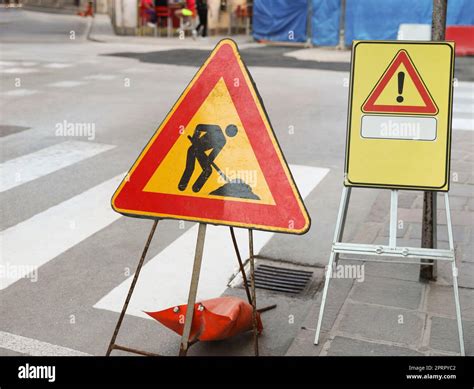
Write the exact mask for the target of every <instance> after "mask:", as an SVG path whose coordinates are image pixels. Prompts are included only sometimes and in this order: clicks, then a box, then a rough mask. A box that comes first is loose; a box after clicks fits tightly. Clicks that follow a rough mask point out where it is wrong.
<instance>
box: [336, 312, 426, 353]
mask: <svg viewBox="0 0 474 389" xmlns="http://www.w3.org/2000/svg"><path fill="white" fill-rule="evenodd" d="M424 319H425V318H424V315H423V314H421V313H419V312H415V311H407V310H402V309H397V308H387V307H384V306H379V305H377V306H375V305H366V304H354V303H349V304H348V305H347V308H346V310H345V312H344V314H343V316H342V319H341V322H340V326H339V329H340V330H341V331H344V332H346V333H349V334H353V335H357V336H363V337H364V338H369V339H373V340H382V341H388V342H394V343H398V344H404V345H416V344H417V343H418V342H419V341H420V339H421V336H422V330H423V327H424Z"/></svg>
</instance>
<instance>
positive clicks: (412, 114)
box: [345, 41, 454, 191]
mask: <svg viewBox="0 0 474 389" xmlns="http://www.w3.org/2000/svg"><path fill="white" fill-rule="evenodd" d="M453 77H454V43H453V42H396V41H355V42H354V45H353V49H352V68H351V84H350V92H349V95H350V101H349V116H348V131H347V142H346V162H345V185H346V186H362V187H379V188H391V189H419V190H436V191H448V190H449V164H450V150H451V114H452V94H453V89H452V85H453Z"/></svg>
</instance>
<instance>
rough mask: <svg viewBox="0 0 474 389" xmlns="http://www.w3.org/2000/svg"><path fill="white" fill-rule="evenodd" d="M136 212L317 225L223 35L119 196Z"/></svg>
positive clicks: (278, 226) (259, 225) (283, 226)
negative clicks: (311, 220)
mask: <svg viewBox="0 0 474 389" xmlns="http://www.w3.org/2000/svg"><path fill="white" fill-rule="evenodd" d="M112 207H113V209H114V210H115V211H117V212H120V213H122V214H124V215H128V216H138V217H150V218H171V219H179V220H191V221H199V222H203V223H211V224H221V225H228V226H236V227H244V228H252V229H261V230H267V231H276V232H287V233H293V234H303V233H305V232H306V231H307V230H308V229H309V226H310V218H309V215H308V213H307V211H306V209H305V207H304V204H303V201H302V199H301V197H300V195H299V193H298V189H297V187H296V185H295V183H294V181H293V178H292V176H291V173H290V170H289V169H288V166H287V164H286V161H285V159H284V157H283V153H282V152H281V150H280V147H279V145H278V142H277V140H276V137H275V134H274V132H273V130H272V128H271V126H270V122H269V120H268V117H267V115H266V113H265V109H264V107H263V103H262V100H261V98H260V96H259V95H258V92H257V90H256V87H255V84H254V83H253V81H252V78H251V76H250V73H249V72H248V70H247V68H246V67H245V65H244V63H243V62H242V60H241V58H240V55H239V52H238V50H237V46H236V44H235V43H234V42H233V41H232V40H229V39H225V40H222V41H221V42H219V44H218V45H217V46H216V48H215V49H214V50H213V52H212V53H211V55H210V57H209V58H208V59H207V61H206V62H205V63H204V65H203V66H202V67H201V69H200V70H199V71H198V73H197V74H196V76H195V77H194V78H193V80H192V81H191V83H190V84H189V85H188V87H187V88H186V90H185V91H184V92H183V94H182V95H181V97H180V98H179V100H178V101H177V103H176V104H175V106H174V107H173V108H172V110H171V111H170V113H169V114H168V116H167V117H166V119H165V120H164V122H163V123H162V124H161V125H160V127H159V128H158V130H157V131H156V132H155V134H154V135H153V137H152V138H151V140H150V141H149V142H148V144H147V145H146V147H145V148H144V150H143V151H142V153H141V154H140V156H139V157H138V159H137V160H136V162H135V163H134V165H133V166H132V168H131V169H130V171H129V173H128V175H127V178H126V179H124V181H123V182H122V183H121V184H120V186H119V188H118V189H117V191H116V192H115V194H114V196H113V197H112Z"/></svg>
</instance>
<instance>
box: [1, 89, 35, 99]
mask: <svg viewBox="0 0 474 389" xmlns="http://www.w3.org/2000/svg"><path fill="white" fill-rule="evenodd" d="M36 93H38V91H37V90H34V89H12V90H9V91H7V92H5V93H4V95H5V96H12V97H23V96H31V95H34V94H36Z"/></svg>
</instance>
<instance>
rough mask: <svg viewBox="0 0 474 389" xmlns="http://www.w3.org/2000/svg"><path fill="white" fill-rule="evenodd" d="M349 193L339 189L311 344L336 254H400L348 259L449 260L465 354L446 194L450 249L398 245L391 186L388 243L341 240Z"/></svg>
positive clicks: (395, 199)
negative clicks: (339, 199)
mask: <svg viewBox="0 0 474 389" xmlns="http://www.w3.org/2000/svg"><path fill="white" fill-rule="evenodd" d="M350 196H351V187H346V186H345V187H344V189H343V190H342V197H341V203H340V205H339V211H338V214H337V221H336V230H335V232H334V239H333V243H332V248H331V255H330V256H329V263H328V266H327V270H326V281H325V284H324V290H323V296H322V301H321V307H320V309H319V317H318V325H317V327H316V337H315V339H314V344H318V343H319V334H320V331H321V324H322V321H323V314H324V307H325V305H326V298H327V293H328V288H329V281H330V279H331V276H332V272H333V266H334V264H336V265H337V261H338V260H339V259H344V258H339V254H358V255H369V256H373V257H382V256H384V257H399V258H403V260H402V261H400V260H384V259H367V258H351V259H350V260H358V261H364V262H385V263H403V264H415V265H430V263H425V262H420V259H433V260H437V261H447V262H451V267H452V273H453V290H454V302H455V305H456V318H457V323H458V335H459V347H460V350H461V355H463V356H464V355H465V352H464V338H463V329H462V321H461V306H460V304H459V290H458V278H457V277H458V269H457V267H456V259H455V253H454V241H453V229H452V225H451V211H450V208H449V197H448V193H447V192H446V193H445V194H444V201H445V204H446V224H447V227H448V239H449V250H441V249H428V248H417V247H398V246H397V210H398V191H397V190H394V189H392V190H391V204H390V233H389V244H388V246H385V245H372V244H361V243H344V242H342V235H343V231H344V225H345V222H346V216H347V209H348V206H349V199H350Z"/></svg>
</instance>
